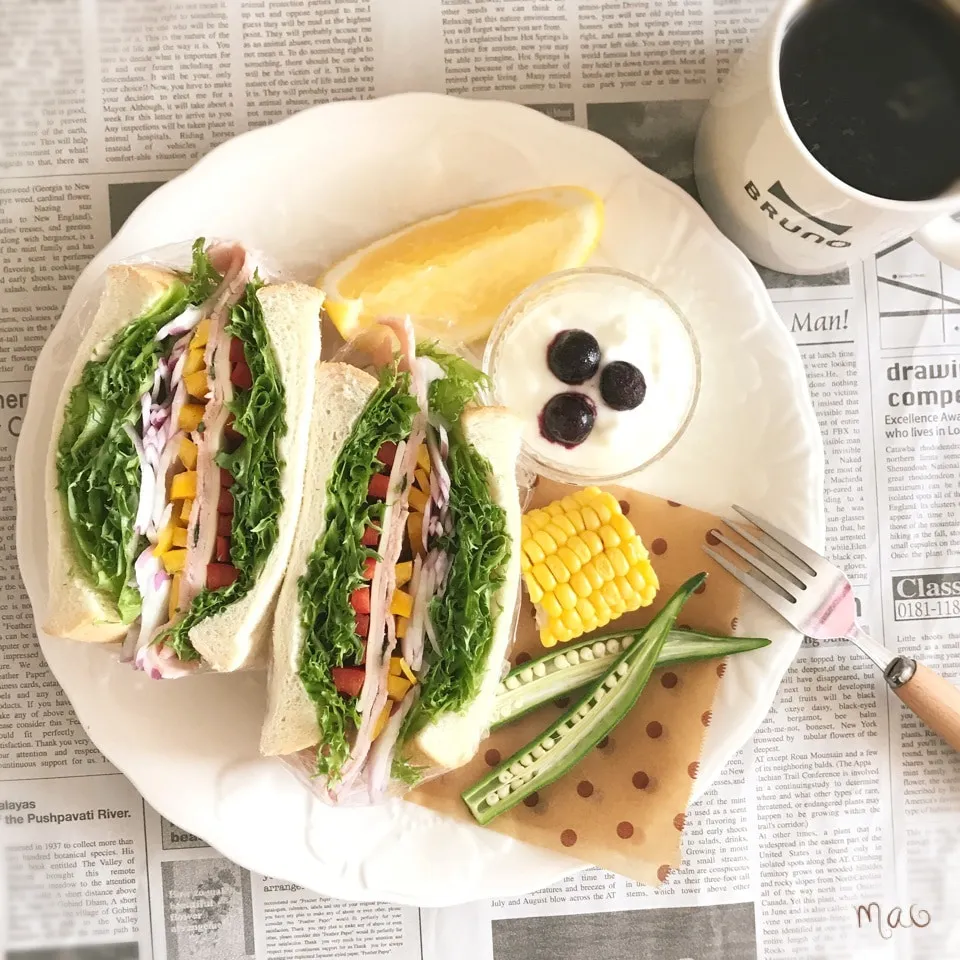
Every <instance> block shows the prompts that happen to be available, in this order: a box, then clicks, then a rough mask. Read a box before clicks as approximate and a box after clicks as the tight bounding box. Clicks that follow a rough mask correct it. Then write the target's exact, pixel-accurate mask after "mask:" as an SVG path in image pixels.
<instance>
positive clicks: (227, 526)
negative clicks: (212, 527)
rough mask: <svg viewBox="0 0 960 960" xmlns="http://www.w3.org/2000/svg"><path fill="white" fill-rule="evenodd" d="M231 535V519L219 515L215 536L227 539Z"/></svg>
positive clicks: (225, 515)
mask: <svg viewBox="0 0 960 960" xmlns="http://www.w3.org/2000/svg"><path fill="white" fill-rule="evenodd" d="M231 533H233V517H231V516H229V515H228V514H221V515H220V516H219V517H217V536H218V537H229V536H230V534H231Z"/></svg>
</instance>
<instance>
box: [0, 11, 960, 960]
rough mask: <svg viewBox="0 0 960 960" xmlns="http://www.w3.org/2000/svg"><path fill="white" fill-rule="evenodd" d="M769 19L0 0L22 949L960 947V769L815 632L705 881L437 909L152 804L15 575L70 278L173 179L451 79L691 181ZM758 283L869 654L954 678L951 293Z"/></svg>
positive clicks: (2, 463) (771, 277) (1, 325)
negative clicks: (26, 451) (200, 160)
mask: <svg viewBox="0 0 960 960" xmlns="http://www.w3.org/2000/svg"><path fill="white" fill-rule="evenodd" d="M772 6H773V3H771V2H763V0H757V2H746V0H744V2H738V0H685V2H682V0H602V2H587V0H579V2H578V0H541V2H530V0H497V2H478V0H371V2H337V0H143V2H134V0H0V24H2V27H0V30H2V34H0V35H2V37H3V40H4V42H3V43H2V44H0V277H2V289H0V537H2V552H0V589H2V597H0V830H2V844H3V848H4V850H3V863H4V867H5V869H4V870H2V871H0V897H3V899H4V901H5V904H6V908H5V909H0V942H2V943H5V944H6V945H7V953H6V956H7V957H8V958H10V960H67V958H69V960H126V958H139V957H156V958H158V960H162V958H169V960H193V958H200V957H203V958H224V960H227V958H229V960H234V958H240V957H256V958H258V960H265V958H270V960H274V958H276V960H280V958H285V960H286V958H291V960H292V958H311V960H312V958H319V957H331V958H344V960H347V958H353V957H373V956H379V957H389V958H394V960H408V958H409V960H412V958H415V957H416V958H421V960H430V958H438V957H452V956H457V957H467V958H468V957H471V956H476V957H477V958H481V957H483V958H487V957H494V958H496V960H505V958H514V957H526V958H530V960H539V958H541V957H542V958H547V957H550V958H558V960H565V958H573V957H579V958H583V960H594V958H610V960H620V958H627V957H631V958H636V957H654V956H655V957H658V958H663V960H684V958H690V960H720V958H723V960H748V958H750V960H752V958H768V960H772V958H777V957H798V958H809V960H815V958H830V960H833V958H841V957H842V958H848V957H852V958H864V960H868V958H869V960H873V958H892V957H896V958H916V960H923V958H930V960H933V958H938V960H942V958H956V957H960V919H958V917H957V911H956V906H957V903H958V900H960V881H958V879H957V877H958V876H960V816H958V814H960V758H958V757H957V755H955V754H953V753H952V752H950V750H949V749H948V748H947V747H946V746H945V745H943V744H942V743H941V742H940V741H939V740H937V739H936V738H935V737H933V736H932V735H931V734H929V733H928V732H927V731H926V730H925V729H924V728H922V727H921V726H920V725H919V723H918V722H917V721H916V720H915V719H914V718H913V717H912V716H911V715H910V714H908V713H906V711H905V709H904V708H902V707H901V705H900V704H899V702H898V701H897V700H895V699H893V698H892V697H891V696H889V695H888V694H887V692H886V690H885V688H884V686H883V685H882V683H881V682H880V681H879V680H878V678H877V676H876V674H875V673H874V671H873V670H872V668H870V666H869V664H868V663H867V662H866V661H865V660H864V659H863V658H862V657H860V656H859V654H857V653H856V651H854V650H853V649H852V648H851V647H850V646H849V645H846V644H843V643H826V644H816V643H811V642H809V641H808V642H807V643H806V644H805V645H804V648H803V649H802V651H801V653H800V655H799V656H798V658H797V661H796V663H795V665H794V667H793V668H792V670H791V672H790V673H789V675H788V676H787V677H786V679H785V680H784V683H783V685H782V686H781V689H780V692H779V695H778V697H777V701H776V704H775V706H774V708H773V709H772V710H771V712H770V714H769V716H768V717H767V719H766V721H765V722H764V724H763V725H762V726H761V728H760V729H759V730H758V731H757V733H756V735H755V736H754V738H753V739H752V741H751V742H750V743H749V744H748V745H747V747H746V748H745V749H744V750H743V751H742V752H741V754H740V755H739V756H737V757H736V759H735V760H733V761H732V762H731V763H730V764H728V766H727V767H726V769H725V770H724V773H723V776H722V777H721V778H720V780H719V781H718V783H717V784H716V786H715V787H714V789H712V790H711V791H710V792H709V794H708V795H707V796H706V797H705V798H704V799H703V800H702V801H701V802H699V803H698V804H697V805H696V806H695V807H694V808H693V809H692V810H691V813H690V816H689V819H688V823H687V826H686V832H685V866H684V868H683V869H682V870H680V871H679V872H678V873H676V874H675V875H673V876H671V877H670V878H669V879H668V881H667V882H666V883H665V884H664V886H663V888H662V889H660V890H659V891H656V892H652V891H650V890H646V889H643V888H639V887H637V886H636V885H634V884H633V883H631V882H629V881H626V880H624V879H623V878H619V877H616V876H614V875H613V874H610V873H607V872H605V871H601V870H587V871H584V872H583V873H581V874H579V875H576V876H573V877H570V878H568V879H567V880H565V881H563V882H562V883H559V884H557V885H555V886H553V887H550V888H548V889H545V890H542V891H538V892H536V893H531V894H529V895H528V896H525V897H520V898H516V899H512V900H509V901H503V900H496V901H493V902H492V903H478V904H473V905H467V906H465V907H462V908H456V909H452V910H440V911H435V910H421V911H418V910H415V909H410V908H401V907H395V906H390V905H385V904H375V905H358V904H348V903H342V902H338V901H331V900H327V899H324V898H322V897H318V896H316V895H314V894H312V893H309V892H306V891H303V890H301V889H298V888H295V887H293V886H292V885H290V884H286V883H282V882H279V881H276V880H273V879H271V878H267V877H262V876H259V875H256V874H252V873H249V872H247V871H245V870H243V869H241V868H240V867H238V866H235V865H234V864H232V863H230V862H229V861H227V860H225V859H223V858H221V857H219V856H218V855H217V853H216V852H215V851H213V850H211V849H210V848H209V847H206V846H205V845H204V844H203V843H202V842H201V841H199V840H197V839H196V838H195V837H192V836H190V835H189V834H187V833H186V832H185V831H183V830H181V829H180V828H178V827H177V826H176V825H174V824H171V823H168V822H167V821H165V820H164V819H163V818H162V817H160V816H159V815H158V814H157V813H156V812H154V811H153V810H152V809H150V808H149V807H147V806H146V804H145V803H144V802H143V800H142V799H141V798H140V797H139V796H138V795H137V794H136V792H135V790H134V789H133V787H132V786H131V785H130V784H129V783H128V782H127V781H126V780H125V778H124V777H122V776H121V775H120V774H118V773H117V772H116V771H115V770H114V769H113V768H112V767H111V766H110V765H109V764H108V763H107V761H106V760H104V759H103V758H102V757H101V756H100V755H99V753H98V751H97V750H96V748H95V747H94V746H93V745H92V744H91V743H90V742H89V740H87V738H86V737H85V735H84V733H83V731H82V730H81V729H80V727H79V725H78V723H77V722H76V720H75V718H74V717H73V715H72V711H71V709H70V705H69V703H68V702H67V700H66V698H65V697H64V695H63V693H62V691H61V690H60V688H59V686H58V685H57V683H56V681H55V680H54V679H53V678H52V676H51V675H50V674H49V671H48V670H47V668H46V666H45V664H44V661H43V659H42V656H41V654H40V652H39V649H38V646H37V644H36V640H35V636H34V627H33V622H32V618H31V615H30V607H29V603H28V600H27V596H26V594H25V592H24V590H23V587H22V584H21V581H20V578H19V574H18V570H17V564H16V557H15V544H14V520H15V512H16V505H15V502H14V495H13V457H14V453H15V448H16V441H17V435H18V433H19V429H20V423H21V418H22V414H23V408H24V405H25V402H26V396H27V388H28V383H29V378H30V373H31V370H32V366H33V363H34V360H35V358H36V356H37V354H38V353H39V351H40V349H41V346H42V344H43V342H44V340H45V338H46V336H47V334H48V333H49V331H50V330H51V328H52V326H53V324H54V323H55V322H56V320H57V318H58V316H59V312H60V309H61V308H62V305H63V303H64V301H65V299H66V296H67V293H68V292H69V290H70V287H71V286H72V284H73V281H74V279H75V278H76V276H77V274H78V273H79V271H80V270H81V269H82V267H83V266H84V264H85V263H86V262H87V261H88V260H89V259H90V258H91V256H92V255H93V254H94V253H95V252H96V251H97V250H98V249H99V248H100V247H102V246H103V244H104V243H105V242H106V241H107V240H108V238H109V237H110V236H111V235H112V234H113V233H115V232H116V230H117V229H118V227H119V226H120V225H121V223H122V222H123V220H124V219H125V217H126V216H127V215H128V214H129V212H130V211H131V210H132V209H133V208H134V207H135V206H136V204H137V203H138V202H139V201H140V200H141V199H142V198H143V197H144V196H146V195H147V194H148V193H149V192H150V191H151V190H153V189H154V188H155V187H156V186H158V185H159V184H160V183H162V182H164V181H166V180H167V179H169V178H170V177H172V176H175V175H176V174H177V173H178V172H179V171H181V170H183V169H184V168H186V167H187V166H189V165H190V163H192V162H193V161H194V160H195V159H196V158H197V157H199V156H201V155H202V154H204V153H205V152H207V151H208V150H209V149H210V148H211V147H213V146H215V145H216V144H217V143H219V142H221V141H223V140H225V139H227V138H229V137H231V136H233V135H235V134H237V133H241V132H242V131H244V130H245V129H248V128H250V127H255V126H261V125H264V124H267V123H271V122H273V121H275V120H278V119H280V118H282V117H284V116H286V115H288V114H290V113H293V112H295V111H297V110H299V109H302V108H304V107H307V106H310V105H312V104H315V103H320V102H323V101H327V100H334V99H349V98H354V97H372V96H380V95H384V94H389V93H394V92H399V91H404V90H431V91H439V92H446V93H450V94H457V95H463V96H470V97H497V98H502V99H510V100H514V101H517V102H521V103H525V104H528V105H530V106H533V107H535V108H536V109H539V110H542V111H543V112H545V113H548V114H549V115H551V116H553V117H555V118H556V119H558V120H561V121H563V122H569V123H575V124H579V125H581V126H586V127H589V128H590V129H593V130H596V131H598V132H600V133H602V134H604V135H606V136H608V137H611V138H612V139H614V140H616V141H617V142H618V143H620V144H622V145H623V146H624V147H626V148H627V149H628V150H629V151H630V152H631V153H632V154H633V155H634V156H636V157H637V158H638V159H639V160H641V161H642V162H643V163H645V164H647V165H648V166H649V167H651V168H652V169H654V170H656V171H658V172H660V173H662V174H663V175H664V176H667V177H668V178H670V179H671V180H674V181H675V182H677V183H679V184H680V185H681V186H682V187H683V188H684V189H686V190H688V191H689V192H691V193H693V194H694V195H695V192H696V188H695V184H694V180H693V173H692V145H693V138H694V134H695V131H696V126H697V122H698V119H699V116H700V114H701V112H702V110H703V107H704V106H705V103H706V101H707V99H708V98H709V96H710V94H711V92H712V90H713V88H714V87H715V85H716V84H717V82H718V81H719V80H720V79H722V77H723V76H724V75H725V73H726V72H727V71H728V69H729V66H730V63H731V60H732V59H733V58H735V56H736V55H737V53H738V52H739V51H740V50H741V49H742V47H743V45H744V43H745V42H746V41H748V40H749V38H750V37H751V36H752V35H753V33H754V32H755V31H756V29H757V28H758V26H759V25H760V23H761V22H762V20H763V17H764V15H765V14H766V13H767V12H768V10H769V9H770V8H771V7H772ZM760 273H761V275H762V277H763V279H764V281H765V283H766V285H767V287H768V289H769V292H770V295H771V297H772V299H773V301H774V303H775V305H776V307H777V309H778V311H779V313H780V315H781V317H782V319H783V322H784V324H785V325H786V326H787V328H788V329H789V330H790V331H791V333H792V334H793V336H794V337H795V339H796V342H797V345H798V347H799V349H800V352H801V355H802V357H803V360H804V363H805V365H806V369H807V373H808V377H809V380H810V386H811V390H812V393H813V397H814V403H815V405H816V409H817V413H818V415H819V418H820V423H821V426H822V429H823V434H824V441H825V446H826V452H827V471H826V500H827V523H828V543H829V552H830V553H831V555H832V556H833V558H834V559H836V560H837V561H838V562H839V563H840V564H841V565H843V566H845V567H846V569H847V571H848V573H849V574H850V576H851V579H852V580H853V582H854V584H855V587H856V591H857V597H858V601H859V603H860V605H861V613H862V615H863V618H864V621H865V623H866V624H867V626H868V627H869V629H870V630H871V631H872V632H873V633H874V635H875V636H877V637H878V638H880V639H882V640H883V641H884V642H886V643H887V644H888V645H890V646H898V647H900V648H902V649H904V650H906V651H908V652H910V653H915V654H922V655H923V657H924V658H925V659H926V660H927V662H929V663H930V664H931V665H932V666H934V667H936V668H938V669H940V670H942V671H943V672H944V673H945V674H946V675H947V676H952V677H953V678H955V679H956V678H958V677H960V622H958V620H960V587H958V583H960V560H958V558H960V516H958V509H960V498H958V497H957V492H958V489H960V440H958V439H957V438H960V367H958V365H957V359H958V351H960V348H958V345H960V273H958V271H955V270H951V269H949V268H947V267H945V266H943V265H941V264H939V263H937V262H936V261H935V260H933V259H932V258H931V257H929V256H928V255H927V254H926V253H924V252H923V251H922V250H921V249H920V248H919V247H918V246H917V245H916V244H914V243H913V242H911V241H908V240H905V241H903V242H901V243H898V244H895V245H893V246H892V247H890V248H889V249H887V250H883V251H880V252H878V253H877V255H876V256H875V257H874V258H873V259H871V260H869V261H867V262H865V263H863V264H861V265H857V266H854V267H851V268H850V269H849V270H843V271H839V272H837V273H834V274H830V275H827V276H823V277H813V278H810V277H807V278H796V277H789V276H785V275H782V274H777V273H774V272H772V271H768V270H762V269H761V271H760ZM918 371H923V372H922V373H918ZM922 377H925V378H926V379H936V380H938V381H939V382H938V383H936V384H929V385H928V384H924V383H918V382H917V381H918V380H919V379H921V378H922ZM928 387H934V388H935V393H934V394H927V393H925V392H924V391H925V390H926V389H927V388H928ZM928 401H932V402H928ZM924 418H929V419H924ZM66 817H69V819H60V822H56V821H57V819H59V818H66ZM871 904H872V905H873V906H871ZM858 906H861V907H862V909H860V910H859V911H858V909H857V908H858Z"/></svg>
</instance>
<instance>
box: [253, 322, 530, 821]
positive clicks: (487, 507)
mask: <svg viewBox="0 0 960 960" xmlns="http://www.w3.org/2000/svg"><path fill="white" fill-rule="evenodd" d="M394 326H395V330H396V332H397V335H398V336H399V338H400V341H401V351H400V357H399V361H395V362H393V363H389V364H387V365H386V366H384V367H383V368H382V369H381V371H380V375H379V379H377V378H375V377H373V376H371V375H370V374H368V373H365V372H363V371H361V370H358V369H356V368H355V367H351V366H348V365H345V364H336V363H324V364H321V365H320V368H319V372H318V377H317V387H316V391H315V394H314V412H313V418H312V420H313V428H312V433H311V440H310V466H309V468H308V472H307V478H306V483H305V488H304V501H303V507H302V510H301V516H300V521H299V525H298V529H297V534H296V539H295V542H294V546H293V551H292V554H291V561H290V566H289V569H288V573H287V577H286V579H285V581H284V585H283V588H282V590H281V593H280V599H279V601H278V605H277V614H276V620H275V623H274V645H273V664H272V669H271V675H270V681H269V688H268V704H267V716H266V719H265V722H264V726H263V731H262V735H261V751H262V752H263V753H264V754H266V755H291V754H299V755H300V757H299V759H300V761H305V762H306V763H307V764H308V766H309V770H310V773H311V775H312V776H313V777H314V778H315V782H316V783H317V784H318V785H319V786H320V788H321V790H322V791H323V793H324V795H325V797H326V799H328V800H330V801H331V802H335V803H336V802H370V801H375V800H378V799H380V798H382V797H383V796H385V795H387V794H388V793H390V792H393V790H394V789H396V788H397V787H398V785H402V786H405V787H406V786H410V785H412V784H414V783H416V782H418V781H419V780H420V779H421V778H422V777H424V776H426V775H431V774H433V773H436V772H441V771H444V770H448V769H453V768H455V767H457V766H460V765H461V764H463V763H466V762H467V761H468V760H469V759H470V758H471V757H472V756H473V755H474V754H475V753H476V751H477V748H478V747H479V744H480V741H481V739H482V737H483V736H484V734H485V732H486V729H487V727H488V725H489V718H490V713H491V709H492V704H493V698H494V695H495V691H496V687H497V684H498V682H499V680H500V671H501V667H502V665H503V661H504V658H505V656H506V653H507V647H508V645H509V643H510V639H511V637H512V628H513V616H514V611H515V607H516V602H517V592H518V587H519V576H520V558H519V547H518V544H519V534H520V507H519V499H518V494H517V484H516V473H515V471H516V459H517V455H518V453H519V448H520V432H519V424H518V422H517V420H516V418H515V417H514V416H513V415H512V414H510V413H509V412H508V411H506V410H503V409H501V408H492V407H482V406H478V405H477V404H476V391H477V388H478V385H479V383H480V382H481V381H482V379H483V378H482V375H481V374H480V373H479V372H478V371H477V370H475V369H474V368H473V367H472V366H470V365H469V364H468V363H466V361H464V360H463V359H461V358H460V357H457V356H454V355H451V354H447V353H444V352H442V351H440V350H438V349H437V348H436V347H435V346H433V345H422V344H421V345H419V346H416V345H415V344H414V342H413V334H412V329H411V328H410V326H409V323H408V322H407V323H400V322H396V323H395V324H394Z"/></svg>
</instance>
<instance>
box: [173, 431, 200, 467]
mask: <svg viewBox="0 0 960 960" xmlns="http://www.w3.org/2000/svg"><path fill="white" fill-rule="evenodd" d="M177 456H178V457H179V458H180V462H181V463H182V464H183V465H184V466H185V467H186V468H187V469H188V470H193V469H194V468H195V467H196V465H197V445H196V444H195V443H194V442H193V441H192V440H191V439H190V438H189V437H182V438H181V440H180V446H179V447H178V448H177Z"/></svg>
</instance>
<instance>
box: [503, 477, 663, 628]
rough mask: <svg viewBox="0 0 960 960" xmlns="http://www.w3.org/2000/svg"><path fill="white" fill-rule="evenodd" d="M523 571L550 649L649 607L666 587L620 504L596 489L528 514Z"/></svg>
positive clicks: (523, 547) (524, 533) (523, 536)
mask: <svg viewBox="0 0 960 960" xmlns="http://www.w3.org/2000/svg"><path fill="white" fill-rule="evenodd" d="M520 564H521V567H522V569H523V579H524V581H525V583H526V585H527V593H528V594H529V595H530V600H531V602H532V603H533V604H534V605H535V606H536V608H537V622H538V623H539V625H540V642H541V643H542V644H543V645H544V646H545V647H552V646H554V644H556V643H565V642H566V641H568V640H573V639H574V638H576V637H579V636H581V635H582V634H584V633H590V632H591V631H593V630H597V629H599V628H600V627H603V626H606V624H608V623H609V622H610V621H611V620H615V619H616V618H617V617H619V616H621V615H622V614H624V613H626V612H627V611H628V610H636V609H637V608H638V607H646V606H648V605H649V604H650V603H652V602H653V598H654V597H655V596H656V594H657V590H658V589H659V587H660V583H659V581H658V580H657V575H656V573H655V572H654V569H653V567H652V566H651V564H650V559H649V554H648V553H647V550H646V547H644V545H643V541H642V540H641V539H640V537H639V536H638V535H637V532H636V530H634V529H633V524H632V523H630V521H629V520H628V519H627V518H626V517H625V516H624V515H623V511H622V510H621V509H620V504H619V502H618V501H617V499H616V497H614V496H613V495H612V494H609V493H604V492H603V491H601V490H599V489H598V488H597V487H586V488H585V489H583V490H579V491H578V492H577V493H575V494H573V495H572V496H569V497H564V498H563V499H562V500H555V501H554V502H553V503H550V504H548V505H547V506H545V507H540V508H539V509H537V510H531V511H530V512H529V513H527V514H525V515H524V517H523V527H522V537H521V554H520Z"/></svg>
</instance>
